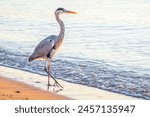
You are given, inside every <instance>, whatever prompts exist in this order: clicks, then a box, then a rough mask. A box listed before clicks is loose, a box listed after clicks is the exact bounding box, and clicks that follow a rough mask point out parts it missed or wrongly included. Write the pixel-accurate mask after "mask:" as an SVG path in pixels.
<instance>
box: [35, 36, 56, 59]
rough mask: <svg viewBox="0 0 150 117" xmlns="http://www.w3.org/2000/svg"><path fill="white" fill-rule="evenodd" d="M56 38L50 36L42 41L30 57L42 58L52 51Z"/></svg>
mask: <svg viewBox="0 0 150 117" xmlns="http://www.w3.org/2000/svg"><path fill="white" fill-rule="evenodd" d="M56 38H57V36H55V35H52V36H49V37H47V38H45V39H44V40H42V41H41V42H40V43H39V44H38V45H37V46H36V48H35V50H34V52H33V54H32V56H33V57H34V58H40V57H42V58H44V57H47V55H48V54H49V53H50V52H51V51H52V50H53V48H54V43H55V39H56Z"/></svg>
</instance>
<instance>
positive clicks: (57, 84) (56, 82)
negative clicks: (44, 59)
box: [45, 60, 63, 91]
mask: <svg viewBox="0 0 150 117" xmlns="http://www.w3.org/2000/svg"><path fill="white" fill-rule="evenodd" d="M50 63H51V60H49V63H48V70H47V69H46V66H45V71H46V72H47V74H48V75H49V76H50V77H51V78H52V79H53V80H54V84H53V85H50V84H48V88H49V86H54V87H57V88H60V89H59V90H60V91H61V90H62V89H63V87H62V86H61V85H60V84H59V82H58V81H57V80H56V79H55V78H54V77H53V76H52V75H51V74H50V67H51V66H50ZM48 81H49V80H48Z"/></svg>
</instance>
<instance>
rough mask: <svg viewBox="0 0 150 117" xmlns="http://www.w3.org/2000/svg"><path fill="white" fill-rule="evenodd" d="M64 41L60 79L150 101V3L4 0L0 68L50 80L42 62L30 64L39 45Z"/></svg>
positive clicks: (55, 65) (57, 63) (57, 67)
mask: <svg viewBox="0 0 150 117" xmlns="http://www.w3.org/2000/svg"><path fill="white" fill-rule="evenodd" d="M58 7H64V8H66V9H69V10H74V11H77V12H78V14H77V15H62V16H61V18H62V20H63V21H64V23H65V26H66V33H65V40H64V44H63V47H62V48H61V50H60V52H59V53H58V54H57V55H56V56H55V58H54V60H53V62H52V74H53V75H55V76H56V77H57V78H59V79H62V80H65V81H69V82H73V83H79V84H84V85H88V86H92V87H97V88H100V89H106V90H109V91H113V92H118V93H123V94H126V95H131V96H137V97H142V98H145V99H150V2H149V1H148V0H132V1H131V0H86V1H83V0H72V1H68V0H57V1H56V0H11V1H10V0H1V1H0V65H3V66H8V67H13V68H18V69H22V70H26V71H30V72H34V73H39V74H43V75H46V73H45V72H44V70H43V67H44V62H43V61H34V62H32V63H29V62H28V57H29V56H30V54H31V53H32V52H33V50H34V48H35V46H36V45H37V44H38V43H39V42H40V41H41V40H42V39H44V38H45V37H47V36H49V35H51V34H56V35H57V34H58V33H59V26H58V24H57V22H56V21H55V17H54V11H55V9H56V8H58Z"/></svg>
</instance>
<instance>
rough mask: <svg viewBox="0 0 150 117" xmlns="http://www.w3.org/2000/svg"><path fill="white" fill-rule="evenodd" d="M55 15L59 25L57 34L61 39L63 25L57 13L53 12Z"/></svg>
mask: <svg viewBox="0 0 150 117" xmlns="http://www.w3.org/2000/svg"><path fill="white" fill-rule="evenodd" d="M55 16H56V20H57V22H58V23H59V26H60V33H59V35H58V36H59V37H60V38H61V39H63V38H64V33H65V25H64V23H63V22H62V20H61V19H60V18H59V13H55Z"/></svg>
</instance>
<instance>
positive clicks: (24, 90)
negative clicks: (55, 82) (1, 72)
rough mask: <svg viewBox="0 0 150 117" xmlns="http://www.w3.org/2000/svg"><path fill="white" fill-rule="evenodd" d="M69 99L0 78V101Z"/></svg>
mask: <svg viewBox="0 0 150 117" xmlns="http://www.w3.org/2000/svg"><path fill="white" fill-rule="evenodd" d="M67 99H69V98H67V97H64V96H61V95H57V94H54V93H52V92H47V91H44V90H40V89H38V88H36V87H32V86H30V85H28V84H24V83H22V82H18V81H14V80H11V79H8V78H5V77H1V76H0V100H67Z"/></svg>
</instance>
